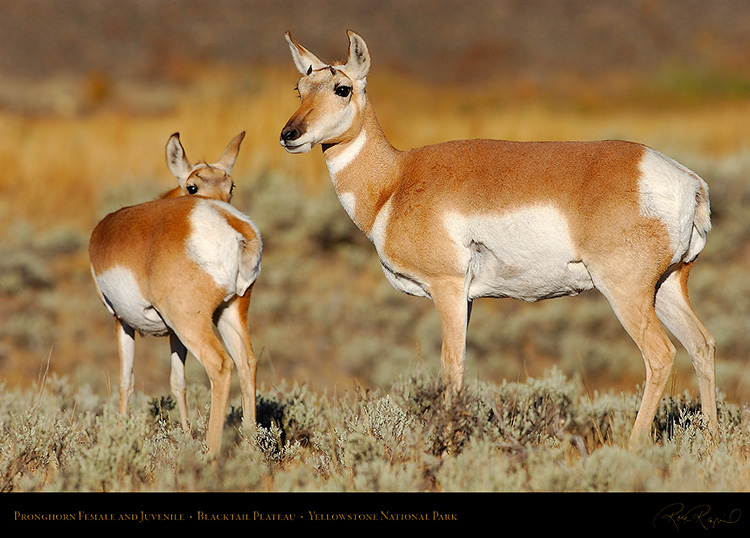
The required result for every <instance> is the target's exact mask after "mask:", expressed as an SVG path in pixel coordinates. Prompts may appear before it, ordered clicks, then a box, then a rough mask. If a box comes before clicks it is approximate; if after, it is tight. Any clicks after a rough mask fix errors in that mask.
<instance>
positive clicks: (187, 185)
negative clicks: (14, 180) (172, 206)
mask: <svg viewBox="0 0 750 538" xmlns="http://www.w3.org/2000/svg"><path fill="white" fill-rule="evenodd" d="M243 138H245V131H242V132H241V133H240V134H238V135H237V136H235V137H234V138H233V139H232V141H231V142H230V143H229V145H228V146H227V147H226V149H225V150H224V153H222V155H221V158H220V159H219V160H218V161H216V162H215V163H213V164H207V163H205V162H199V163H198V164H195V165H192V164H190V161H188V159H187V155H185V149H184V148H183V147H182V144H181V143H180V133H175V134H173V135H172V136H171V137H169V142H167V166H169V170H170V172H172V174H174V176H175V177H176V178H177V181H178V182H179V183H180V186H179V188H178V189H174V190H172V191H170V192H168V193H167V194H166V195H165V196H166V197H174V196H185V195H198V196H204V197H206V198H213V199H215V200H222V201H224V202H229V201H230V200H231V199H232V190H233V189H234V181H232V177H231V176H230V175H229V174H230V173H231V172H232V167H233V166H234V162H235V160H237V153H239V151H240V144H241V143H242V139H243Z"/></svg>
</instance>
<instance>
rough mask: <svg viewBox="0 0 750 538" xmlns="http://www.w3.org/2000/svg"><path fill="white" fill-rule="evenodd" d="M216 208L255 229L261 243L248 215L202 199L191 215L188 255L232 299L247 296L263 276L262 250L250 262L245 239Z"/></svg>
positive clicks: (228, 206)
mask: <svg viewBox="0 0 750 538" xmlns="http://www.w3.org/2000/svg"><path fill="white" fill-rule="evenodd" d="M217 208H221V210H222V211H226V212H229V213H231V214H232V215H234V216H235V217H237V218H238V219H240V220H242V221H244V222H246V223H248V224H249V225H250V226H252V227H253V229H254V230H255V233H256V235H257V236H258V240H259V241H260V234H259V233H258V230H257V228H256V227H255V225H254V224H253V223H252V221H250V219H248V218H247V216H246V215H244V214H243V213H241V212H240V211H238V210H237V209H235V208H234V207H232V206H231V205H229V204H226V203H224V202H220V201H217V200H202V201H201V202H200V203H198V204H196V206H195V208H194V209H193V211H192V212H191V214H190V226H191V232H190V235H189V237H188V239H187V244H186V247H187V253H188V255H189V256H190V258H191V259H192V260H193V261H195V262H196V263H197V264H198V266H199V267H200V268H201V269H203V270H204V271H205V272H206V273H208V274H209V275H210V276H211V278H213V280H214V282H215V283H216V285H217V286H218V287H219V288H220V289H222V290H224V291H225V292H226V293H227V298H229V297H231V296H232V295H234V294H237V295H242V294H244V293H245V291H247V288H248V287H249V286H250V285H251V284H252V283H253V282H255V279H256V278H257V277H258V274H259V273H260V248H259V249H258V252H257V253H253V254H256V255H254V256H252V259H247V255H246V254H247V253H246V251H245V248H244V247H245V243H246V241H245V238H244V236H243V235H242V234H240V233H239V232H238V231H237V230H235V229H234V228H232V227H231V226H230V225H229V223H227V221H226V219H225V218H224V216H223V215H222V214H221V211H219V210H218V209H217Z"/></svg>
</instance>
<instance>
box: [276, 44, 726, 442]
mask: <svg viewBox="0 0 750 538" xmlns="http://www.w3.org/2000/svg"><path fill="white" fill-rule="evenodd" d="M348 35H349V52H348V59H347V61H346V63H342V64H338V65H329V64H326V63H325V62H322V61H321V60H319V59H318V58H317V57H316V56H315V55H313V54H312V53H311V52H310V51H308V50H307V49H305V48H304V47H302V46H301V45H299V44H298V43H297V42H295V41H294V40H293V39H292V38H291V36H290V35H289V33H287V34H286V38H287V41H288V42H289V47H290V49H291V51H292V57H293V58H294V63H295V65H296V67H297V69H298V70H299V71H300V72H301V73H302V75H303V76H302V78H301V79H300V80H299V83H298V86H297V90H298V91H299V94H300V98H301V104H300V106H299V109H298V110H297V111H296V112H295V113H294V114H293V115H292V117H291V118H290V119H289V121H288V122H287V124H286V126H284V128H283V130H282V131H281V145H282V146H283V147H284V148H285V149H286V150H287V151H288V152H290V153H303V152H307V151H309V150H310V149H311V148H312V147H313V146H315V145H317V144H320V145H321V146H322V149H323V156H324V158H325V161H326V164H327V165H328V170H329V173H330V176H331V179H332V181H333V185H334V188H335V190H336V193H337V194H338V197H339V199H340V200H341V203H342V205H343V206H344V209H345V210H346V212H347V213H348V214H349V216H350V217H351V219H352V220H353V221H354V223H355V224H356V225H357V226H358V227H359V228H360V229H361V230H362V231H363V232H364V233H365V234H367V236H368V237H369V238H370V240H371V241H372V242H373V243H374V245H375V248H376V249H377V252H378V255H379V256H380V261H381V263H382V266H383V271H384V273H385V276H386V278H387V279H388V280H389V281H390V283H391V284H392V285H393V286H394V287H396V288H397V289H399V290H401V291H403V292H406V293H408V294H412V295H421V296H426V297H429V298H431V299H432V301H433V302H434V304H435V307H436V309H437V312H438V315H439V317H440V322H441V328H442V332H443V342H442V352H441V362H442V368H443V376H444V379H445V381H446V384H447V385H448V388H449V389H450V390H449V392H448V394H450V391H451V390H452V391H458V390H460V389H461V387H462V384H463V377H464V360H465V352H466V331H467V324H468V318H469V313H470V310H471V302H472V300H473V299H475V298H477V297H513V298H516V299H522V300H525V301H537V300H541V299H547V298H551V297H557V296H563V295H575V294H577V293H579V292H581V291H583V290H588V289H592V288H596V289H598V290H599V291H600V292H601V293H602V294H604V296H605V297H606V298H607V299H608V300H609V303H610V304H611V306H612V308H613V309H614V311H615V314H616V315H617V317H618V319H619V320H620V322H621V323H622V325H623V326H624V328H625V329H626V330H627V332H628V333H629V334H630V336H631V337H632V338H633V340H634V341H635V343H636V344H637V345H638V347H639V348H640V350H641V352H642V354H643V359H644V361H645V364H646V384H645V387H644V394H643V400H642V402H641V406H640V409H639V412H638V416H637V418H636V420H635V424H634V426H633V430H632V433H631V438H630V440H631V444H632V443H634V442H635V441H637V440H638V439H639V438H640V437H641V436H643V435H644V434H648V433H649V432H650V427H651V423H652V421H653V418H654V415H655V412H656V408H657V405H658V402H659V399H660V398H661V394H662V392H663V390H664V387H665V385H666V382H667V379H668V376H669V373H670V369H671V366H672V362H673V360H674V355H675V348H674V346H673V344H672V343H671V341H670V340H669V338H668V337H667V335H666V333H665V332H664V330H663V329H662V327H661V326H660V324H659V321H661V322H662V323H663V324H664V325H665V326H666V327H667V328H668V329H669V330H670V331H671V332H672V333H673V334H674V335H675V336H676V337H677V338H678V339H679V340H680V342H681V343H682V344H683V345H684V346H685V347H686V348H687V350H688V352H689V353H690V357H691V359H692V362H693V365H694V367H695V370H696V372H697V374H698V381H699V384H700V394H701V400H702V408H703V414H704V416H705V418H706V419H707V420H708V424H709V427H710V429H711V431H712V432H713V431H715V430H716V423H717V416H716V396H715V374H714V352H715V343H714V339H713V337H712V336H711V335H710V334H709V333H708V331H707V330H706V329H705V328H704V327H703V325H702V324H701V323H700V321H699V320H698V318H697V317H696V315H695V314H694V313H693V310H692V308H691V306H690V304H689V302H688V296H687V279H688V274H689V272H690V268H691V267H692V265H693V262H694V260H695V258H696V256H697V255H698V253H699V252H700V251H701V250H702V249H703V246H704V245H705V241H706V234H707V232H708V231H709V229H710V227H711V224H710V209H709V202H708V187H707V185H706V183H705V182H704V181H703V180H702V179H701V178H700V177H698V176H697V175H696V174H695V173H693V172H691V171H690V170H688V169H687V168H685V167H683V166H681V165H680V164H678V163H676V162H675V161H673V160H671V159H669V158H667V157H665V156H664V155H662V154H660V153H658V152H656V151H654V150H653V149H650V148H647V147H645V146H643V145H640V144H634V143H630V142H623V141H601V142H508V141H498V140H461V141H453V142H446V143H442V144H438V145H434V146H428V147H422V148H417V149H412V150H409V151H398V150H396V149H394V148H393V147H392V146H391V144H390V143H389V142H388V140H387V139H386V137H385V135H384V134H383V131H382V130H381V128H380V126H379V124H378V120H377V119H376V117H375V113H374V111H373V108H372V105H371V104H370V102H369V99H368V97H367V94H366V93H365V86H366V77H367V74H368V71H369V69H370V55H369V52H368V49H367V45H366V44H365V42H364V40H363V39H362V38H361V37H360V36H358V35H357V34H355V33H354V32H349V33H348Z"/></svg>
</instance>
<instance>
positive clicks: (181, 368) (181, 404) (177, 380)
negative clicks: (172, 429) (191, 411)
mask: <svg viewBox="0 0 750 538" xmlns="http://www.w3.org/2000/svg"><path fill="white" fill-rule="evenodd" d="M169 347H170V349H171V350H172V355H171V360H172V373H171V375H170V377H169V384H170V387H171V389H172V394H174V397H175V398H177V408H178V409H179V411H180V422H181V424H182V430H183V431H184V432H185V433H187V434H190V422H189V420H188V410H187V398H186V396H185V390H186V387H187V381H186V379H185V360H186V359H187V349H186V348H185V346H184V345H183V344H182V342H180V339H179V338H177V335H175V334H174V333H173V332H170V333H169Z"/></svg>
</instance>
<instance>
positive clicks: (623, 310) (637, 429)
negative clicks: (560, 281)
mask: <svg viewBox="0 0 750 538" xmlns="http://www.w3.org/2000/svg"><path fill="white" fill-rule="evenodd" d="M590 269H591V267H590ZM603 274H604V275H606V276H605V277H603V278H602V277H598V276H597V273H596V272H595V271H592V277H594V284H595V286H596V288H597V289H598V290H599V291H600V292H601V293H602V294H603V295H604V296H605V297H606V298H607V300H608V301H609V304H610V305H611V306H612V309H613V310H614V312H615V315H616V316H617V319H618V320H619V321H620V323H621V324H622V326H623V328H624V329H625V330H626V331H627V333H628V334H629V335H630V337H631V338H632V339H633V341H634V342H635V343H636V345H637V346H638V349H640V351H641V354H642V355H643V362H644V364H645V367H646V382H645V384H644V388H643V398H642V400H641V405H640V407H639V409H638V414H637V416H636V419H635V424H634V425H633V429H632V431H631V434H630V440H629V444H630V446H631V447H635V446H637V445H639V444H641V443H642V442H644V441H645V440H646V439H648V437H649V436H650V433H651V426H652V423H653V421H654V417H655V416H656V410H657V407H658V405H659V401H660V400H661V397H662V394H663V393H664V389H665V387H666V385H667V381H668V380H669V375H670V373H671V371H672V364H673V363H674V357H675V354H676V349H675V347H674V345H673V344H672V342H671V340H670V339H669V336H667V333H666V332H665V331H664V329H663V328H662V326H661V324H660V323H659V318H658V317H657V315H656V310H655V308H654V294H655V289H656V282H657V279H656V278H650V277H649V276H647V275H642V274H640V273H639V272H637V271H632V267H621V268H620V269H614V268H613V267H611V266H610V268H609V270H608V271H606V272H604V273H603Z"/></svg>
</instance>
